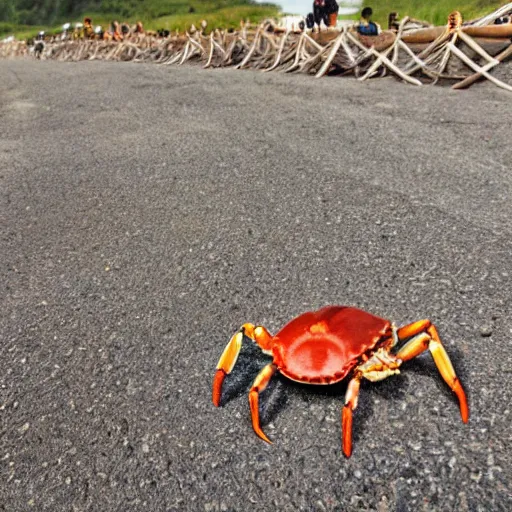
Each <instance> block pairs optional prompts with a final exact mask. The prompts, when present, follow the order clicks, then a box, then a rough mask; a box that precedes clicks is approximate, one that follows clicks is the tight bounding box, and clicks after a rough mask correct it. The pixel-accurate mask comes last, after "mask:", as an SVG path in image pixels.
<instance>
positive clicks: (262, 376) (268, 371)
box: [249, 363, 277, 444]
mask: <svg viewBox="0 0 512 512" xmlns="http://www.w3.org/2000/svg"><path fill="white" fill-rule="evenodd" d="M276 371H277V366H276V365H275V364H272V363H271V364H267V366H265V368H263V370H261V372H260V373H258V376H257V377H256V379H254V382H253V384H252V386H251V390H250V391H249V406H250V408H251V420H252V428H253V429H254V432H256V434H258V436H259V437H261V439H263V441H266V442H267V443H270V444H272V441H271V440H270V439H269V438H268V437H267V436H266V435H265V433H264V432H263V430H261V427H260V412H259V406H258V398H259V394H260V392H261V391H264V390H265V388H266V387H267V386H268V383H269V382H270V379H271V378H272V375H274V373H276Z"/></svg>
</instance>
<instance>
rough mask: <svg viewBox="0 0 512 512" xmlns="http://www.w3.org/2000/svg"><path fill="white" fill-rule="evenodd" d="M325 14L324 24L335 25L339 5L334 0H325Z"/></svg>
mask: <svg viewBox="0 0 512 512" xmlns="http://www.w3.org/2000/svg"><path fill="white" fill-rule="evenodd" d="M324 9H325V15H326V18H327V20H326V22H325V24H326V25H327V26H328V27H335V26H336V25H337V23H338V12H339V10H340V6H339V5H338V2H336V0H325V7H324Z"/></svg>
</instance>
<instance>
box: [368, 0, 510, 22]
mask: <svg viewBox="0 0 512 512" xmlns="http://www.w3.org/2000/svg"><path fill="white" fill-rule="evenodd" d="M509 1H510V0H508V1H500V0H462V1H461V0H459V1H457V0H437V1H435V2H433V1H432V2H430V1H424V0H374V1H372V0H364V1H363V5H364V7H371V8H372V9H373V18H372V19H373V20H374V21H376V22H377V23H379V24H380V25H381V26H382V28H387V26H388V15H389V13H390V12H393V11H396V12H398V13H399V15H400V17H401V18H402V17H404V16H410V17H411V18H417V19H420V20H425V21H429V22H430V23H433V24H434V25H446V21H447V19H448V15H449V14H450V13H451V12H452V11H459V12H460V13H461V14H462V17H463V19H464V20H471V19H474V18H478V17H480V16H483V15H485V14H489V13H490V12H492V11H494V10H496V9H498V8H499V7H500V6H502V5H505V4H506V3H508V2H509Z"/></svg>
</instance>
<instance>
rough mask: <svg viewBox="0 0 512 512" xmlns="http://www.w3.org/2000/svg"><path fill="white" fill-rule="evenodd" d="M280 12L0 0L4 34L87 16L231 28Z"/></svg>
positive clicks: (231, 1) (137, 1)
mask: <svg viewBox="0 0 512 512" xmlns="http://www.w3.org/2000/svg"><path fill="white" fill-rule="evenodd" d="M278 13H279V8H278V7H277V6H276V5H274V4H271V3H268V4H258V3H256V2H254V1H252V0H0V36H2V35H6V34H9V33H16V35H17V36H18V37H19V38H20V36H24V35H25V34H33V33H34V32H37V31H38V30H40V29H44V28H46V29H47V30H52V29H55V30H56V29H58V28H60V26H61V25H62V24H63V23H66V22H76V21H80V20H82V19H83V17H84V16H90V17H91V18H92V19H93V23H94V24H102V25H105V26H106V25H107V24H108V23H110V22H111V21H112V20H113V19H118V20H121V21H128V22H134V21H137V20H141V21H143V22H144V24H145V26H146V27H147V28H150V29H158V28H166V29H170V30H183V29H185V28H186V27H188V26H190V24H191V23H195V24H198V23H199V22H200V20H201V19H203V18H206V19H207V20H208V22H209V23H210V26H218V27H226V28H229V27H234V26H237V25H238V24H239V22H240V20H241V19H250V20H251V21H254V22H256V21H259V20H261V19H263V18H266V17H269V16H276V15H277V14H278Z"/></svg>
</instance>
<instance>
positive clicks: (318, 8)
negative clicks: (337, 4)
mask: <svg viewBox="0 0 512 512" xmlns="http://www.w3.org/2000/svg"><path fill="white" fill-rule="evenodd" d="M313 17H314V20H315V23H316V24H317V25H318V26H320V23H321V22H322V21H323V22H324V23H325V19H326V17H325V0H314V1H313ZM325 24H326V25H327V23H325Z"/></svg>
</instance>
